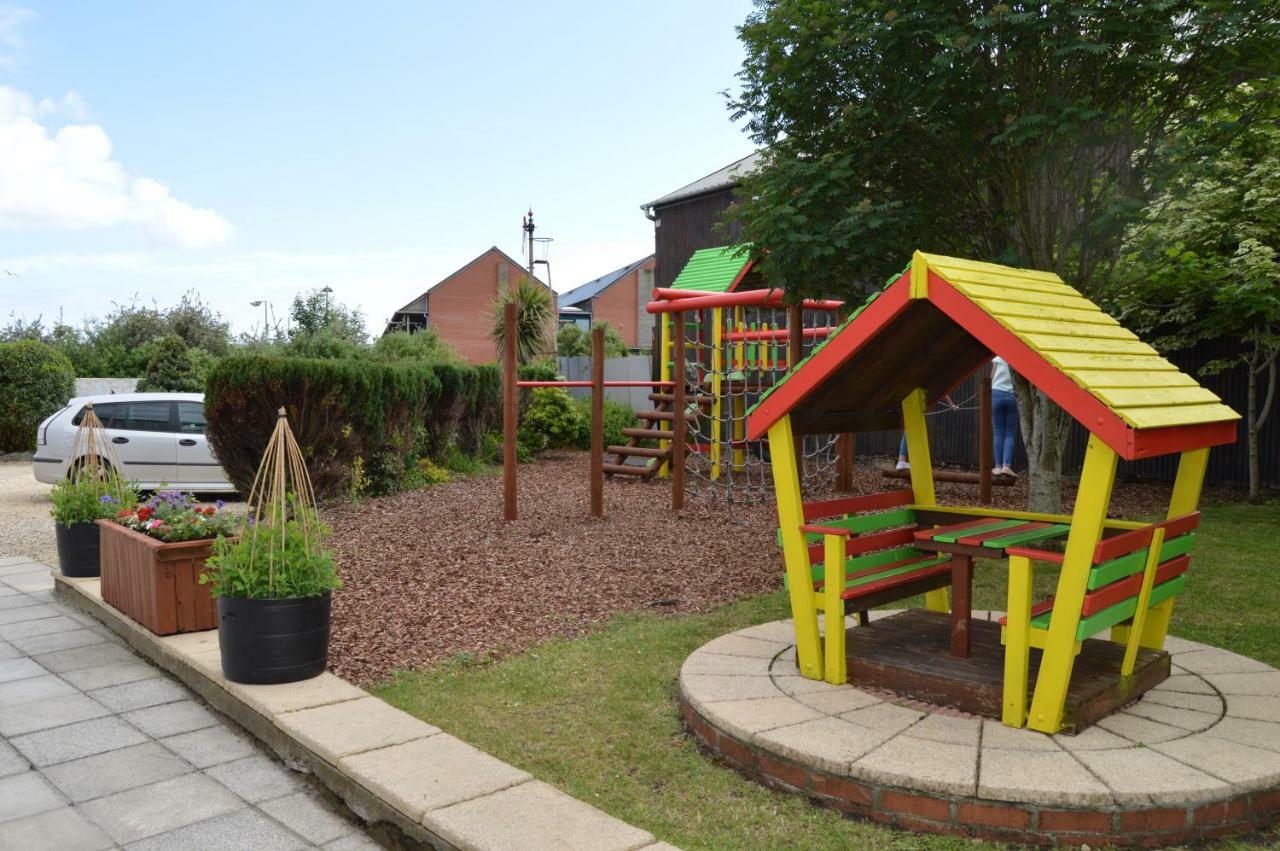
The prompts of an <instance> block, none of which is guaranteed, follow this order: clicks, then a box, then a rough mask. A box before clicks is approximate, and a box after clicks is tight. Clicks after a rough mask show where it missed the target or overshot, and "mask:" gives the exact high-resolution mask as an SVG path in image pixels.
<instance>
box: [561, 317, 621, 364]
mask: <svg viewBox="0 0 1280 851" xmlns="http://www.w3.org/2000/svg"><path fill="white" fill-rule="evenodd" d="M596 327H597V328H603V329H604V356H605V357H607V358H624V357H626V356H627V344H626V342H625V341H624V340H623V339H622V335H621V334H619V333H618V329H616V328H614V327H613V326H612V325H610V324H609V323H608V321H606V320H604V319H601V320H600V321H599V322H597V323H596ZM556 353H557V354H559V355H560V357H564V358H577V357H587V356H589V355H590V354H591V332H590V331H584V330H582V329H581V328H579V327H578V326H577V325H573V324H568V325H563V326H561V328H560V330H559V331H558V332H557V333H556Z"/></svg>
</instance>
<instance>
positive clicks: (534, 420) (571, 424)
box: [520, 387, 587, 452]
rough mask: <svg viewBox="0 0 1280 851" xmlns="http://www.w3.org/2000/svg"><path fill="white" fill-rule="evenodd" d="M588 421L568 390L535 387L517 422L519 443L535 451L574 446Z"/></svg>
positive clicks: (580, 437)
mask: <svg viewBox="0 0 1280 851" xmlns="http://www.w3.org/2000/svg"><path fill="white" fill-rule="evenodd" d="M586 427H587V421H586V420H585V419H584V418H583V416H582V411H581V409H579V408H578V406H577V405H575V404H574V402H573V397H572V396H570V395H569V393H568V391H566V390H564V389H562V388H560V387H538V388H536V389H535V390H534V391H533V401H532V402H530V403H529V410H528V411H526V412H525V415H524V417H523V419H522V420H521V421H520V441H521V442H522V443H524V444H525V445H526V446H528V447H529V448H530V449H531V450H533V451H534V452H541V451H542V450H544V449H563V448H566V447H570V446H577V445H579V442H580V441H581V440H582V433H583V431H584V430H585V429H586Z"/></svg>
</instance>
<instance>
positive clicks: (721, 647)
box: [699, 634, 793, 659]
mask: <svg viewBox="0 0 1280 851" xmlns="http://www.w3.org/2000/svg"><path fill="white" fill-rule="evenodd" d="M791 643H793V642H791V641H764V640H761V639H759V638H747V637H745V636H740V635H737V634H730V635H723V636H721V637H720V638H717V639H714V640H712V641H709V642H707V643H706V644H704V645H702V647H701V648H699V652H702V653H718V654H721V655H724V656H753V657H756V658H763V659H772V658H773V657H774V656H777V655H778V654H779V653H781V652H782V651H783V650H786V649H787V645H788V644H791Z"/></svg>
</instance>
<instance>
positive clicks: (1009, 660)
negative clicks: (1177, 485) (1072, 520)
mask: <svg viewBox="0 0 1280 851" xmlns="http://www.w3.org/2000/svg"><path fill="white" fill-rule="evenodd" d="M1199 524H1200V513H1199V512H1193V513H1191V514H1185V515H1183V516H1181V517H1174V518H1172V519H1170V520H1166V521H1164V522H1163V523H1155V524H1152V525H1150V526H1144V527H1142V528H1141V529H1134V530H1132V531H1129V532H1123V533H1121V534H1119V535H1114V536H1112V537H1110V538H1104V539H1103V540H1101V541H1099V542H1098V545H1097V546H1096V547H1095V548H1094V552H1093V559H1092V565H1091V567H1090V570H1089V578H1088V582H1087V584H1086V586H1085V588H1086V590H1085V594H1084V599H1083V602H1082V603H1081V606H1080V613H1079V614H1080V620H1079V624H1078V625H1077V626H1076V635H1075V639H1076V652H1077V653H1079V652H1080V642H1082V641H1084V640H1085V639H1086V638H1091V637H1092V636H1095V635H1097V634H1098V633H1100V632H1102V631H1103V630H1104V629H1108V628H1111V627H1117V626H1120V625H1122V624H1125V623H1126V622H1131V623H1130V626H1129V629H1128V634H1127V635H1126V636H1125V638H1124V643H1125V655H1124V660H1123V663H1122V666H1121V671H1120V673H1121V675H1122V676H1129V675H1130V674H1132V673H1133V667H1134V662H1135V660H1136V659H1137V653H1138V646H1139V642H1140V641H1141V637H1142V631H1143V625H1144V621H1145V619H1146V616H1147V612H1148V611H1149V610H1150V609H1151V608H1152V607H1153V606H1157V605H1159V604H1161V603H1163V602H1165V601H1166V600H1172V599H1173V598H1174V597H1176V596H1177V595H1178V594H1179V593H1180V592H1181V591H1182V588H1183V586H1184V585H1185V584H1186V576H1185V575H1184V574H1185V573H1186V572H1187V569H1188V568H1189V567H1190V565H1191V556H1190V553H1191V549H1192V547H1194V546H1195V540H1196V535H1195V529H1196V527H1197V526H1199ZM1006 552H1007V554H1008V556H1009V613H1008V614H1007V615H1005V616H1004V617H1003V618H1001V619H1000V624H1001V627H1002V629H1001V640H1002V641H1003V642H1004V645H1005V673H1004V712H1003V716H1004V718H1003V720H1004V722H1005V723H1006V724H1010V725H1012V726H1015V727H1021V726H1022V725H1023V724H1024V723H1025V722H1026V712H1027V705H1026V702H1027V678H1028V664H1029V661H1030V652H1031V648H1032V647H1038V648H1041V649H1043V648H1044V646H1045V637H1046V636H1047V635H1048V632H1049V625H1050V623H1051V622H1052V619H1053V617H1054V611H1053V610H1054V605H1055V604H1056V602H1057V598H1056V597H1050V598H1049V599H1048V600H1045V601H1044V602H1042V603H1039V604H1037V605H1035V606H1033V605H1032V604H1031V586H1032V562H1036V561H1043V562H1051V563H1056V564H1061V563H1062V558H1063V556H1062V553H1058V552H1049V551H1046V550H1037V549H1030V548H1026V547H1010V548H1009V549H1008V550H1007V551H1006Z"/></svg>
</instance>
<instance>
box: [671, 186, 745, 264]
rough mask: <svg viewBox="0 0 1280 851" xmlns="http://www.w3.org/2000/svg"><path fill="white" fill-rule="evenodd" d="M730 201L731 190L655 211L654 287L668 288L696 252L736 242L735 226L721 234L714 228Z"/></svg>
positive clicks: (724, 190) (723, 190)
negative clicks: (655, 264) (655, 262)
mask: <svg viewBox="0 0 1280 851" xmlns="http://www.w3.org/2000/svg"><path fill="white" fill-rule="evenodd" d="M732 201H733V188H732V187H730V188H726V189H722V190H720V191H719V192H713V193H711V194H708V195H702V196H699V197H697V198H691V199H689V200H687V201H677V202H675V203H674V204H669V205H667V206H665V207H655V208H654V211H653V214H654V217H655V218H656V221H655V222H654V223H653V224H654V250H655V251H656V252H657V255H658V257H657V263H658V265H657V268H656V269H655V271H654V286H658V287H669V286H671V284H672V282H673V281H675V279H676V275H679V274H680V270H681V269H683V268H684V264H685V263H688V262H689V258H690V257H692V256H693V252H695V251H697V250H698V249H701V248H715V247H716V246H718V245H730V244H732V243H734V242H736V241H737V240H738V238H739V236H740V235H741V233H742V230H741V228H739V227H738V226H737V225H736V224H734V225H731V226H729V227H728V228H726V229H725V230H724V231H723V232H721V231H720V230H719V229H718V228H717V225H719V224H720V217H721V214H722V213H724V211H725V209H726V208H727V207H728V206H729V204H730V203H732Z"/></svg>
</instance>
